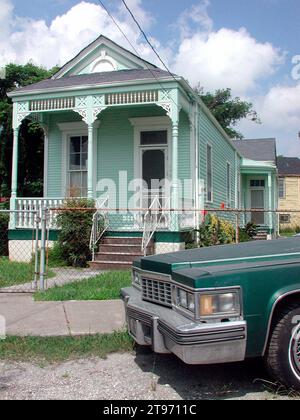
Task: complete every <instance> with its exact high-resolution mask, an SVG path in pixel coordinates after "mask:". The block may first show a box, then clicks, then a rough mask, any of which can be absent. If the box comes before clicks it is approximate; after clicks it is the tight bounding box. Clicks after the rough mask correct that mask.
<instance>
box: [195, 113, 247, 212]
mask: <svg viewBox="0 0 300 420" xmlns="http://www.w3.org/2000/svg"><path fill="white" fill-rule="evenodd" d="M199 138H200V141H199V144H200V147H199V154H200V156H199V160H200V176H201V179H203V180H204V182H205V186H206V185H207V160H206V150H207V145H208V144H209V145H211V147H212V168H213V170H212V184H213V202H212V203H208V202H206V208H208V209H210V208H213V209H219V208H220V207H221V205H222V204H223V203H224V204H226V202H227V163H229V164H230V169H231V203H230V207H231V208H235V206H236V200H237V196H236V194H237V176H238V173H239V172H240V167H241V158H240V157H239V155H238V154H237V153H236V150H235V148H234V146H233V145H231V144H230V143H229V142H228V140H227V139H226V138H225V136H224V135H223V134H222V132H221V130H219V129H218V128H217V126H216V125H215V124H214V123H213V122H212V121H211V120H210V119H209V118H208V117H207V115H206V114H205V113H202V114H201V118H200V122H199ZM205 201H206V200H205Z"/></svg>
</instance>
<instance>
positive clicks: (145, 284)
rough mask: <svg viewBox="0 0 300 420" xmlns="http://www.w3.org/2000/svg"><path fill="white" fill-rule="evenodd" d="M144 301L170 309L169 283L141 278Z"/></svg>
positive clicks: (170, 290) (170, 293) (170, 294)
mask: <svg viewBox="0 0 300 420" xmlns="http://www.w3.org/2000/svg"><path fill="white" fill-rule="evenodd" d="M142 296H143V299H144V300H147V301H149V302H153V303H158V304H159V305H163V306H168V307H172V287H171V284H170V283H165V282H163V281H158V280H151V279H145V278H142Z"/></svg>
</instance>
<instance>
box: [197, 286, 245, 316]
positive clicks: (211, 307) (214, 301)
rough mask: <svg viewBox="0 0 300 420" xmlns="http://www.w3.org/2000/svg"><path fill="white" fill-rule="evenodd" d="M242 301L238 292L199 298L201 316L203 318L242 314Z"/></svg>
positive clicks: (204, 295) (206, 295)
mask: <svg viewBox="0 0 300 420" xmlns="http://www.w3.org/2000/svg"><path fill="white" fill-rule="evenodd" d="M240 311H241V308H240V299H239V294H238V293H237V292H230V293H214V294H203V295H200V296H199V315H200V316H201V317H207V316H214V315H228V316H230V315H237V314H240Z"/></svg>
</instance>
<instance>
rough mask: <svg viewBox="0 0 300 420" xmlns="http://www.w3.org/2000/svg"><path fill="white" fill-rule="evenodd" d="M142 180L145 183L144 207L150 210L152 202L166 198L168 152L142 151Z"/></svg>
mask: <svg viewBox="0 0 300 420" xmlns="http://www.w3.org/2000/svg"><path fill="white" fill-rule="evenodd" d="M141 155H142V156H141V164H142V171H141V172H142V179H143V181H144V191H143V207H145V208H148V207H149V206H150V205H151V203H152V201H153V200H154V199H155V198H156V197H158V198H159V199H160V200H162V199H163V197H164V183H163V181H164V180H165V179H166V166H167V150H166V149H165V148H161V149H155V148H150V149H147V148H142V149H141Z"/></svg>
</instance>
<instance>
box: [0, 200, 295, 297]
mask: <svg viewBox="0 0 300 420" xmlns="http://www.w3.org/2000/svg"><path fill="white" fill-rule="evenodd" d="M82 203H83V202H82ZM67 204H68V203H67ZM75 204H77V203H75ZM85 204H86V205H85V207H78V206H73V207H72V206H71V207H67V206H66V205H65V206H64V207H62V208H44V209H38V210H36V211H31V210H23V211H8V210H7V211H4V210H0V292H6V293H7V292H33V291H36V290H42V291H43V290H45V289H47V288H50V287H55V286H63V285H65V284H68V283H74V282H78V281H84V280H87V279H90V278H99V281H100V276H101V274H102V273H103V272H105V271H108V270H113V271H114V270H130V268H131V266H132V262H133V261H134V260H136V259H138V258H142V257H144V256H148V255H152V254H161V253H168V252H174V251H179V250H184V249H191V248H197V247H207V246H213V245H221V244H233V243H239V242H246V241H251V240H255V239H256V240H258V239H259V240H264V239H274V238H277V237H279V236H292V235H296V234H297V233H299V232H300V211H298V210H284V211H279V210H276V211H271V210H261V209H248V210H244V209H241V210H237V209H223V208H222V209H206V210H203V209H202V210H195V209H188V210H186V209H185V210H182V209H170V208H162V207H159V206H158V208H154V207H152V208H150V209H109V208H107V207H105V208H95V207H92V206H90V205H89V202H86V203H85ZM298 220H299V222H298ZM299 240H300V238H299Z"/></svg>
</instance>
